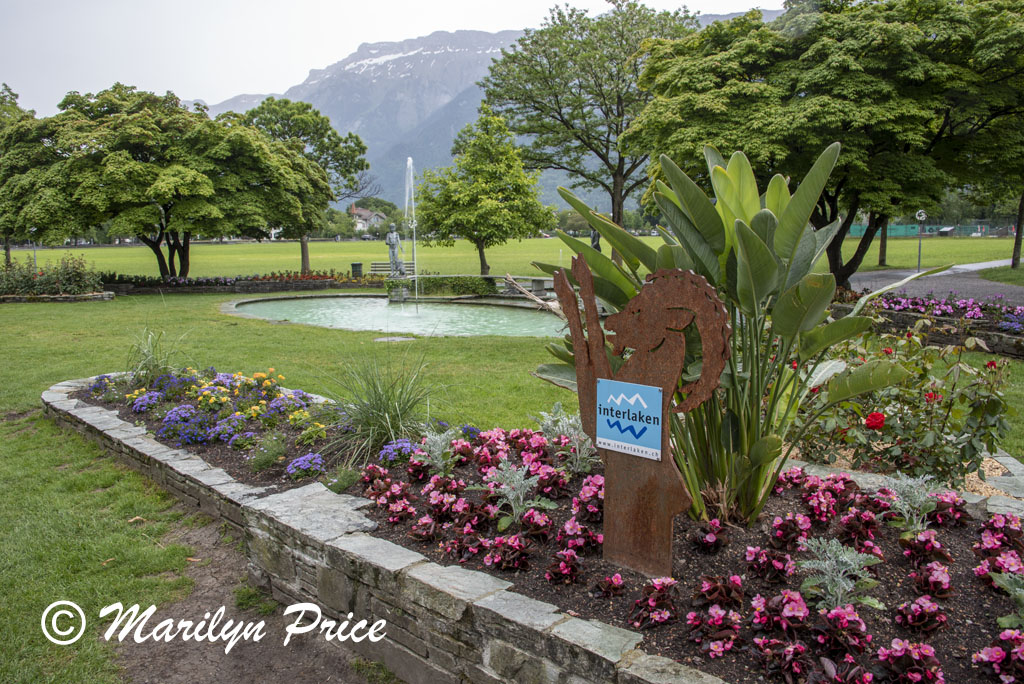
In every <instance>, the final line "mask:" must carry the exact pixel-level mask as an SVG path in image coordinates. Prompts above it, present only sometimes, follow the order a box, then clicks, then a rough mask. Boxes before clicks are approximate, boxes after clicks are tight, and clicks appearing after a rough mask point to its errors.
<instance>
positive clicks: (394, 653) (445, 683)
mask: <svg viewBox="0 0 1024 684" xmlns="http://www.w3.org/2000/svg"><path fill="white" fill-rule="evenodd" d="M342 646H344V647H346V648H350V649H352V650H353V651H355V652H356V653H358V654H360V655H361V656H363V657H364V658H369V659H370V660H375V661H377V662H379V663H384V666H385V667H387V668H388V669H389V670H391V672H393V673H394V674H395V676H396V677H398V678H399V679H401V680H403V681H405V682H408V684H461V682H460V678H459V677H458V676H456V675H454V674H452V673H450V672H445V671H444V670H442V669H441V668H439V667H437V666H436V665H434V664H432V663H430V662H428V661H427V659H426V658H423V657H421V656H418V655H416V654H415V653H413V652H412V651H410V650H409V649H408V648H406V647H405V646H403V645H401V644H399V643H397V642H396V641H393V640H392V639H390V638H385V639H382V640H381V641H378V642H376V643H374V642H372V641H370V640H369V639H363V640H362V641H360V642H358V643H357V642H352V641H346V642H344V643H343V644H342Z"/></svg>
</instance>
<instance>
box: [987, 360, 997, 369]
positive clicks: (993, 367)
mask: <svg viewBox="0 0 1024 684" xmlns="http://www.w3.org/2000/svg"><path fill="white" fill-rule="evenodd" d="M997 365H998V364H997V363H996V362H995V361H989V362H988V363H986V364H985V368H988V369H990V370H995V369H996V366H997Z"/></svg>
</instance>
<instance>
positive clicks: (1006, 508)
mask: <svg viewBox="0 0 1024 684" xmlns="http://www.w3.org/2000/svg"><path fill="white" fill-rule="evenodd" d="M985 508H986V509H988V512H989V514H990V515H991V514H995V513H1004V514H1005V513H1012V514H1013V515H1017V516H1024V501H1018V500H1016V499H1011V498H1009V497H1006V496H990V497H988V501H986V502H985Z"/></svg>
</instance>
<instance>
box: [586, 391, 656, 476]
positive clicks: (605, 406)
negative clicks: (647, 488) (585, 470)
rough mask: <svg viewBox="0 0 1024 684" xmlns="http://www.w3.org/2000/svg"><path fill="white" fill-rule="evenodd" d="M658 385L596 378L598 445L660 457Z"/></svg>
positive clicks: (646, 456) (627, 452) (644, 456)
mask: <svg viewBox="0 0 1024 684" xmlns="http://www.w3.org/2000/svg"><path fill="white" fill-rule="evenodd" d="M661 399H662V396H661V388H660V387H653V386H651V385H637V384H634V383H632V382H620V381H618V380H608V379H604V378H599V379H598V380H597V426H596V427H597V446H598V448H599V449H611V450H612V451H618V452H621V453H624V454H631V455H633V456H641V457H643V458H649V459H651V460H652V461H660V460H661V436H662V429H661V427H662V426H661V421H662V420H663V419H664V416H663V415H662V401H661Z"/></svg>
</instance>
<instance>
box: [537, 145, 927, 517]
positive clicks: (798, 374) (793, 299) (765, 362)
mask: <svg viewBox="0 0 1024 684" xmlns="http://www.w3.org/2000/svg"><path fill="white" fill-rule="evenodd" d="M704 154H705V158H706V160H707V169H708V172H707V176H706V177H707V179H709V180H710V183H711V186H712V188H713V189H714V194H715V196H714V199H712V198H709V197H708V196H707V195H705V193H704V191H703V190H701V189H700V187H699V186H698V185H697V184H696V183H695V182H694V181H693V180H692V179H691V178H689V177H688V176H687V175H686V174H685V173H683V171H682V170H680V168H679V167H678V166H677V165H676V164H674V163H673V162H672V160H670V159H669V158H668V157H666V156H664V155H662V156H661V157H660V159H659V164H658V166H659V169H660V172H661V175H662V177H663V178H664V179H665V182H662V181H661V180H658V181H657V183H656V187H655V188H654V192H653V198H654V200H655V203H656V204H657V207H658V209H659V210H660V212H661V214H662V216H663V217H664V219H665V228H664V229H662V230H661V231H660V233H661V236H662V238H663V239H664V241H665V244H663V245H661V246H660V247H657V248H655V247H652V246H650V245H648V244H647V243H646V242H643V241H642V240H639V239H637V238H636V237H634V236H632V235H631V234H629V233H628V232H627V231H625V230H623V229H622V228H621V227H619V226H617V225H615V224H614V223H613V222H612V221H611V220H609V219H608V218H607V217H605V216H603V215H601V214H598V213H596V212H593V211H591V210H590V208H589V207H588V206H587V205H586V204H585V203H584V202H582V201H581V200H580V199H579V198H577V197H576V196H574V195H573V194H572V193H570V192H569V191H567V190H564V189H562V188H560V189H559V192H560V193H561V195H562V197H563V198H564V199H565V200H566V201H567V202H569V203H570V204H571V205H572V206H573V207H574V208H575V209H576V210H577V211H578V212H579V213H580V214H582V215H583V217H584V218H586V220H587V222H588V223H589V224H590V226H591V228H592V229H593V230H595V231H597V232H598V233H600V235H601V236H602V237H603V238H605V239H606V240H607V241H608V244H609V245H610V246H611V248H612V249H614V250H615V252H616V253H617V254H618V255H619V256H620V257H621V263H617V262H616V261H613V260H612V259H611V258H609V257H607V256H605V255H604V254H602V253H600V252H598V251H597V250H594V249H592V248H591V247H590V245H589V244H586V243H584V242H582V241H580V240H577V239H575V238H572V237H570V236H568V235H567V234H565V233H563V232H561V231H560V232H559V233H558V237H559V238H561V240H562V241H563V242H565V243H566V244H567V245H568V246H569V248H570V250H571V251H572V253H574V254H578V255H579V257H580V258H581V259H582V261H583V262H585V264H586V266H587V267H588V269H589V270H590V272H591V274H592V276H593V278H592V279H593V283H594V291H595V293H596V294H597V296H598V297H599V298H600V299H601V303H602V304H603V306H604V307H605V308H606V309H607V310H609V311H611V312H620V311H623V310H625V309H626V308H627V307H628V306H629V304H630V301H631V300H632V299H633V298H635V297H637V296H638V294H639V292H640V290H641V288H643V286H644V283H645V282H646V277H647V276H648V275H649V274H653V273H655V272H657V271H658V270H660V269H681V270H683V271H693V272H694V273H696V274H697V275H699V276H700V277H702V278H704V279H705V280H706V281H707V282H708V283H709V284H710V285H711V286H712V287H713V288H715V290H716V292H717V295H718V297H719V299H721V300H722V302H723V304H724V306H725V309H726V312H727V314H728V320H729V324H730V327H731V336H730V337H729V346H730V355H729V357H728V360H727V365H726V368H725V370H724V372H723V373H722V374H721V377H720V378H718V380H719V381H720V385H719V389H718V391H717V392H715V393H714V394H713V395H712V396H711V397H710V398H709V399H708V400H706V401H704V402H703V403H701V404H700V405H698V406H697V407H696V408H694V409H693V410H691V411H689V412H687V413H685V414H683V415H679V414H677V413H675V412H673V413H671V414H670V415H669V416H668V419H669V422H670V427H671V440H672V454H673V457H674V459H675V463H676V465H677V467H678V468H679V471H680V473H681V474H682V477H683V479H684V481H685V484H686V488H687V490H688V492H689V494H690V498H691V500H692V502H691V509H690V511H689V512H690V515H691V516H692V517H694V518H696V519H702V520H706V519H708V518H711V517H718V518H720V519H722V520H728V519H731V518H735V519H738V520H742V521H745V522H746V523H748V524H753V523H754V521H755V520H756V519H757V517H758V515H759V514H760V513H761V511H762V509H763V508H764V505H765V502H766V501H767V498H768V495H769V494H770V493H771V492H772V489H773V487H774V486H775V484H776V481H777V479H778V475H779V473H780V472H781V471H782V469H783V468H784V466H785V462H786V459H787V457H788V454H789V452H788V451H787V452H786V453H783V444H788V445H789V449H790V450H792V448H793V447H794V446H796V445H797V444H798V443H799V442H800V438H801V436H802V434H803V433H804V432H806V431H807V430H808V429H810V426H811V425H812V424H813V423H814V421H815V420H816V419H817V416H818V415H821V414H823V413H825V412H826V411H827V410H829V409H830V408H832V407H833V406H835V405H837V404H841V403H843V402H847V401H849V400H851V399H853V398H854V397H857V396H859V395H862V394H865V393H868V392H874V391H878V390H882V389H884V388H886V387H889V386H891V385H893V384H896V383H899V382H902V381H903V380H904V379H906V378H907V377H908V375H909V373H908V372H907V371H906V369H904V368H903V367H902V366H900V365H899V364H898V363H895V362H893V361H891V360H888V359H877V360H872V361H870V362H868V363H865V364H860V365H858V366H857V367H853V366H848V364H847V363H846V362H844V361H841V360H838V359H834V358H830V355H829V350H830V349H831V348H832V347H834V346H835V345H837V344H839V343H841V342H843V341H845V340H848V339H851V338H853V337H855V336H857V335H859V334H860V333H862V332H864V331H866V330H867V329H868V328H869V327H870V326H871V323H872V319H871V318H870V317H868V316H864V315H861V313H862V310H863V309H864V307H865V306H866V305H867V303H868V302H869V301H870V300H871V299H872V298H873V297H875V296H877V295H879V294H881V291H879V292H875V293H872V294H869V295H866V296H864V297H862V298H861V299H860V301H858V302H857V304H856V305H855V306H854V308H853V310H852V312H851V313H850V315H848V316H846V317H844V318H841V319H838V320H829V311H828V309H829V306H830V305H831V302H832V298H833V295H834V294H835V291H836V281H835V277H834V276H833V275H831V274H827V273H826V274H822V273H816V272H814V266H815V264H816V263H817V262H818V261H819V259H820V258H821V257H822V255H823V254H824V252H825V248H826V247H827V246H828V244H829V243H830V242H831V241H832V238H833V237H834V236H835V235H836V234H837V232H838V230H839V228H840V222H839V221H836V222H834V223H833V224H831V225H829V226H826V227H824V228H821V229H818V230H815V229H814V228H813V227H812V226H811V225H810V219H811V215H812V214H813V212H814V211H815V207H816V206H817V205H818V200H819V197H820V195H821V193H822V190H823V189H824V188H825V186H826V184H827V182H828V177H829V174H830V173H831V171H832V168H833V167H834V166H835V164H836V161H837V159H838V157H839V144H838V143H835V144H833V145H830V146H829V147H828V148H827V149H826V150H825V151H824V152H823V153H822V154H821V156H820V157H818V159H817V160H816V161H815V163H814V165H813V166H812V167H811V169H810V171H808V173H807V175H806V176H804V178H803V180H802V181H801V182H800V183H799V185H798V186H797V187H796V190H795V191H794V192H792V193H791V192H790V188H789V181H788V180H787V179H786V178H785V177H783V176H782V175H775V176H774V177H772V178H771V180H770V181H769V183H768V185H767V188H764V189H763V190H762V189H759V188H758V186H757V178H756V176H755V174H754V171H753V168H752V167H751V165H750V162H749V160H748V159H747V157H746V156H745V155H744V154H743V153H742V152H736V153H735V154H733V155H732V157H731V158H729V159H728V160H726V159H725V157H723V156H722V155H721V154H720V153H719V152H718V150H716V149H714V148H712V147H706V148H705V149H704ZM534 265H535V266H537V267H538V268H540V269H541V270H543V271H545V272H547V273H548V274H550V275H554V274H555V273H556V272H558V271H560V270H564V268H563V267H561V266H555V265H551V264H536V263H535V264H534ZM921 275H924V274H921ZM913 277H917V276H912V278H913ZM903 284H904V283H897V284H896V285H894V286H891V288H887V289H892V288H897V287H900V286H902V285H903ZM680 334H683V335H685V336H687V337H688V338H690V339H688V340H687V344H686V356H685V358H684V364H683V365H684V368H686V369H687V370H686V371H685V372H684V373H683V377H682V378H681V379H680V385H679V387H680V388H683V387H685V386H686V385H688V384H690V383H691V382H694V381H695V380H697V379H698V378H699V377H700V371H701V369H702V368H703V365H704V361H705V360H704V359H703V357H702V355H701V348H702V347H701V345H700V344H697V339H698V337H699V335H698V334H697V331H696V329H695V327H693V328H688V329H687V330H684V331H682V332H681V333H680ZM691 341H692V342H693V343H692V344H691V343H690V342H691ZM577 342H579V341H577ZM548 350H549V351H550V352H551V353H552V355H553V356H555V357H556V359H557V360H558V363H554V364H547V365H544V366H542V367H541V368H539V369H538V370H537V375H538V376H539V377H542V378H544V379H546V380H550V381H551V382H554V383H555V384H558V385H560V386H562V387H568V388H570V389H574V390H575V389H576V386H575V384H576V372H575V368H574V365H575V357H574V354H573V341H572V340H571V339H568V340H564V341H563V342H561V343H556V344H551V345H548ZM618 360H619V359H618V358H616V359H615V363H617V362H618ZM613 367H616V366H615V364H614V363H613ZM812 388H818V391H817V393H815V394H813V397H814V401H816V402H821V407H820V408H817V409H816V410H815V411H814V412H813V413H812V414H811V415H809V416H806V418H807V419H806V420H805V421H804V422H803V423H802V424H800V425H797V424H796V423H795V419H796V417H797V415H798V414H799V413H800V409H801V407H802V406H804V405H805V404H808V403H810V401H811V398H812V393H811V389H812ZM709 511H713V512H714V511H717V512H718V515H717V516H716V515H713V514H712V513H709Z"/></svg>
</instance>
